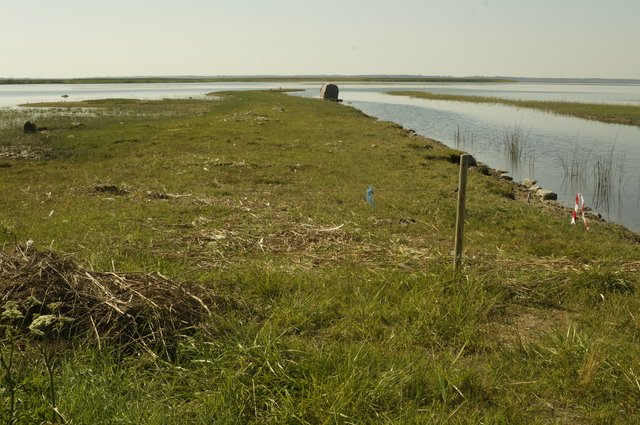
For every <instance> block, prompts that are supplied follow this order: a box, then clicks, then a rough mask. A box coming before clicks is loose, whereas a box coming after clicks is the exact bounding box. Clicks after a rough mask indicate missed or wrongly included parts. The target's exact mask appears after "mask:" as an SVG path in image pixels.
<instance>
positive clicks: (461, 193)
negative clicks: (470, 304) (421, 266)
mask: <svg viewBox="0 0 640 425" xmlns="http://www.w3.org/2000/svg"><path fill="white" fill-rule="evenodd" d="M469 157H470V155H467V154H463V155H460V177H459V180H458V214H457V216H456V243H455V257H454V259H453V272H454V274H458V272H460V265H461V264H462V235H463V231H464V215H465V214H464V204H465V201H466V199H467V169H468V168H469Z"/></svg>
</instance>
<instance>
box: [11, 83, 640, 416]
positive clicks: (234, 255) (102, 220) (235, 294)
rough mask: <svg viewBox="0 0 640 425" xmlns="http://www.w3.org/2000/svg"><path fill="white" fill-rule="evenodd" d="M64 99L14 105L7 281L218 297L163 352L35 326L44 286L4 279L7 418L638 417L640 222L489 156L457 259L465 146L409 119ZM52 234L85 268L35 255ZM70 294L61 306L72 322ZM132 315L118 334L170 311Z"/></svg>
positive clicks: (310, 107)
mask: <svg viewBox="0 0 640 425" xmlns="http://www.w3.org/2000/svg"><path fill="white" fill-rule="evenodd" d="M49 106H50V107H51V108H50V109H47V110H46V112H42V111H40V112H38V114H39V115H37V120H36V123H37V124H38V125H39V126H40V127H47V130H45V131H42V132H39V133H37V134H29V135H27V134H23V133H22V131H21V125H18V123H19V119H18V118H16V117H15V116H13V115H12V116H11V120H13V121H12V122H16V125H14V126H0V128H2V130H1V131H0V155H1V156H0V179H1V181H2V194H3V196H2V197H0V211H2V214H1V216H0V241H1V242H2V243H3V252H4V253H5V255H6V256H8V258H13V260H11V261H12V262H10V261H8V260H6V261H5V262H2V261H0V272H2V274H0V283H1V284H2V285H4V286H3V288H5V287H6V288H12V291H13V293H16V292H17V291H18V289H21V290H22V291H23V292H24V293H25V294H28V293H29V292H28V291H26V289H28V288H26V287H25V285H26V283H25V284H24V285H22V286H21V287H20V288H17V287H16V285H14V282H35V283H36V284H37V283H38V282H39V281H40V280H42V281H44V280H46V279H48V278H49V277H50V276H54V277H56V276H61V275H60V274H58V272H59V271H60V270H59V269H60V268H61V267H62V266H59V264H64V265H65V267H66V268H67V269H68V270H69V273H71V275H70V274H64V276H72V277H73V276H77V278H78V279H79V280H80V279H84V280H82V281H81V283H82V284H83V285H85V284H86V285H88V284H89V283H90V282H89V281H90V280H91V279H92V280H95V281H97V280H100V279H102V278H104V279H106V278H107V277H109V276H111V277H110V279H112V280H113V277H114V276H120V277H119V279H123V281H124V278H126V277H127V276H129V275H125V274H120V273H133V272H135V273H137V274H136V276H142V277H144V276H147V275H151V274H152V273H155V272H160V273H161V275H162V276H164V277H166V278H167V279H171V280H175V281H176V282H179V283H181V284H182V285H184V287H186V288H194V289H193V291H195V288H205V289H206V291H208V292H209V294H208V296H204V295H202V294H200V295H199V296H200V297H201V299H202V300H204V301H206V303H207V304H208V305H207V307H208V311H209V312H210V314H208V315H205V316H204V318H201V320H197V321H196V320H185V323H184V325H185V328H184V329H177V330H176V331H175V332H174V333H173V334H166V335H163V337H162V338H164V339H163V340H162V341H160V342H166V344H165V345H162V347H161V349H159V350H157V349H156V346H152V345H142V346H140V345H135V344H134V345H127V346H123V345H122V343H121V342H122V340H113V339H108V338H106V337H104V336H101V332H102V328H100V327H99V326H95V327H93V328H92V327H91V326H90V327H89V328H88V332H87V334H86V335H82V336H81V337H80V336H77V337H72V338H70V339H69V335H68V334H67V333H62V332H61V328H60V329H58V334H56V329H57V328H55V327H54V328H49V329H46V332H43V333H44V335H39V334H37V333H34V330H33V329H32V330H29V329H25V327H24V326H21V324H23V323H24V321H25V320H27V317H28V315H29V312H28V311H27V302H28V303H30V304H29V305H36V304H37V302H36V301H38V302H41V303H42V300H34V299H33V298H37V297H36V296H35V295H32V296H31V297H30V298H28V299H27V300H26V301H25V302H24V303H22V304H17V305H16V304H13V305H7V302H6V301H7V297H8V295H7V294H9V292H8V291H7V292H5V295H1V296H2V297H3V298H2V305H0V307H1V308H3V312H2V313H1V314H2V321H1V322H0V323H2V326H3V327H2V329H3V333H2V339H1V341H2V342H1V346H0V356H1V357H0V359H1V360H2V362H0V366H1V369H0V377H1V381H0V382H1V384H0V385H2V387H1V388H2V391H0V404H1V406H2V407H1V408H0V422H1V423H10V422H11V421H14V423H25V424H26V423H38V422H41V421H44V420H49V421H57V422H64V421H66V422H68V423H76V424H100V423H105V424H106V423H136V424H139V423H144V424H172V423H195V424H198V423H201V424H210V423H255V424H262V423H308V424H318V423H326V424H329V423H398V424H399V423H415V424H421V423H458V424H477V423H482V422H484V423H539V424H548V423H611V422H614V421H618V422H625V421H626V422H628V423H633V421H634V418H635V417H637V416H638V415H639V414H640V384H639V382H640V366H639V364H640V363H639V361H640V348H639V347H640V345H639V344H638V341H639V340H640V323H639V322H638V320H639V318H638V313H637V312H638V311H639V309H640V300H638V295H637V292H636V290H637V287H638V284H640V279H639V277H638V272H639V270H640V263H639V262H638V258H639V253H640V245H639V243H640V239H639V238H638V236H637V235H635V234H632V233H630V232H628V231H626V230H625V229H623V228H621V227H619V226H616V225H612V224H607V223H600V222H594V223H592V226H591V227H592V229H591V230H590V231H589V232H585V231H584V230H583V229H582V228H581V227H579V226H573V227H572V226H570V225H569V215H568V213H567V211H565V210H564V209H561V208H556V207H553V206H549V205H546V204H542V203H539V202H537V201H535V200H532V203H531V205H530V204H529V203H528V202H527V199H526V195H525V194H524V193H522V192H520V190H519V189H517V188H516V187H515V186H513V185H510V184H509V183H507V182H505V181H502V180H498V179H496V178H493V177H491V176H486V175H484V174H482V173H481V172H480V170H479V169H475V168H474V169H472V170H471V171H470V174H469V186H468V199H467V207H468V213H467V220H466V232H465V251H464V261H463V265H464V269H463V273H462V276H459V277H454V276H453V275H452V271H451V267H450V264H451V250H452V246H453V227H454V222H455V204H456V192H455V189H456V187H457V175H458V166H457V165H456V164H455V163H453V162H452V161H454V162H455V158H456V156H457V155H458V154H459V153H458V152H456V151H453V150H451V149H448V148H446V147H443V146H442V145H440V144H439V143H437V142H435V141H433V140H429V139H426V138H422V137H418V136H415V135H414V134H413V133H411V132H409V131H407V130H405V129H403V128H401V127H399V126H397V125H395V124H393V123H389V122H381V121H377V120H375V119H373V118H371V117H368V116H365V115H363V114H362V113H360V112H358V111H357V110H355V109H352V108H350V107H347V106H345V105H341V104H337V103H333V102H323V101H320V100H316V99H304V98H297V97H293V96H288V95H286V94H283V93H275V92H242V93H222V94H216V97H212V98H211V99H209V100H165V101H134V100H118V99H115V100H105V101H88V102H81V103H72V102H65V103H61V104H57V105H49ZM12 113H14V112H12ZM34 114H36V112H35V109H34V110H31V109H29V110H26V111H24V115H23V116H22V117H21V118H23V119H28V118H29V117H30V115H31V116H35V115H34ZM0 119H1V118H0ZM370 185H371V186H372V187H373V188H374V195H373V197H374V201H375V206H372V205H370V204H368V203H367V202H366V199H365V192H366V191H367V188H368V187H369V186H370ZM28 240H31V241H32V245H31V247H30V248H29V249H27V250H25V249H26V248H25V246H24V245H23V248H22V250H19V251H17V252H16V251H14V247H15V245H16V244H24V243H25V242H26V241H28ZM48 248H51V249H53V250H54V251H55V252H58V253H65V254H67V255H69V256H70V258H71V259H72V260H73V261H74V262H76V263H77V264H78V266H77V267H76V266H73V265H72V264H71V263H69V262H55V263H53V262H52V260H50V258H51V257H48V256H40V257H32V256H31V255H32V254H30V252H33V250H38V251H39V252H44V251H46V250H47V249H48ZM30 250H31V251H30ZM34 258H35V259H34ZM36 260H37V261H36ZM69 261H71V260H69ZM16 264H17V266H15V267H14V266H12V265H16ZM51 264H54V266H53V267H51ZM22 266H24V267H25V270H27V269H26V267H27V266H33V267H34V270H35V271H33V272H30V273H27V272H26V271H25V272H18V271H17V270H23V269H22V268H19V267H22ZM38 270H40V271H39V272H38ZM73 273H76V275H74V274H73ZM27 274H28V276H27ZM153 276H157V275H155V274H154V275H153ZM72 277H67V278H65V279H66V281H70V280H72ZM66 281H65V282H62V281H60V280H58V281H54V283H56V282H57V283H56V284H57V285H62V284H63V283H64V284H67V283H69V282H66ZM153 282H157V279H156V280H154V281H153ZM107 283H109V282H107V280H104V281H100V282H98V283H96V287H98V288H102V289H103V290H105V291H106V289H105V288H107V289H108V286H107ZM25 288H26V289H25ZM136 288H138V289H137V291H143V290H144V288H143V287H140V286H138V287H136ZM78 291H79V293H80V292H82V291H86V290H85V289H82V288H80V289H79V290H78ZM112 292H113V293H114V295H113V298H109V297H108V298H106V301H104V302H103V303H101V304H100V308H106V307H111V309H110V310H108V311H111V312H112V314H113V316H114V317H116V316H117V314H116V313H115V311H117V310H116V308H117V309H118V310H126V309H127V308H129V307H130V304H128V303H127V302H128V301H127V299H126V297H125V299H122V298H116V296H117V294H116V293H115V292H114V291H112ZM36 293H38V292H37V291H35V288H33V291H32V294H36ZM145 294H146V293H145ZM205 295H206V294H205ZM134 296H137V295H136V294H133V293H132V294H130V297H132V298H133V297H134ZM165 296H166V295H165ZM136 299H139V297H138V298H136ZM49 301H50V300H48V301H47V302H49ZM115 301H118V303H119V304H116V303H115ZM160 301H161V300H157V299H155V301H154V303H160ZM108 303H111V304H113V305H115V307H113V306H107V305H106V304H108ZM71 307H72V306H64V305H63V306H52V307H47V308H48V309H49V310H48V311H49V313H50V314H49V316H52V320H53V319H56V320H60V316H61V315H62V313H59V312H61V311H68V312H73V311H74V310H73V309H72V308H71ZM174 307H175V311H179V309H178V307H180V306H179V305H177V304H176V305H175V306H174ZM64 308H67V310H64ZM96 308H97V307H96ZM127 311H131V310H127ZM127 311H123V314H122V315H121V316H123V317H124V316H126V312H127ZM64 314H65V315H66V316H68V315H69V314H70V313H64ZM176 314H177V313H176ZM91 317H92V318H93V316H91ZM138 317H139V316H136V317H134V319H138ZM31 319H33V320H35V319H34V318H33V317H31V318H30V319H29V320H31ZM69 319H73V320H75V321H76V322H80V321H83V320H84V322H86V320H85V319H86V317H69ZM135 322H136V323H133V322H131V321H129V322H126V323H128V324H129V326H130V327H129V328H122V329H119V330H118V329H116V330H118V331H119V332H120V335H122V334H123V333H126V332H134V331H135V332H141V331H140V328H139V327H136V326H143V327H144V326H146V327H147V328H148V327H153V326H155V325H156V324H157V323H158V322H156V321H154V319H153V317H151V318H147V319H145V321H144V322H143V323H137V322H140V320H137V321H135ZM54 323H57V322H54ZM60 323H62V322H60ZM117 323H120V322H117ZM117 323H116V322H114V326H116V324H117ZM31 324H32V325H33V322H31ZM67 325H68V323H67ZM67 325H65V326H67ZM32 327H33V326H32ZM38 329H40V328H37V329H35V330H38ZM65 329H70V328H65ZM111 330H112V331H113V329H111ZM152 330H153V329H152ZM94 334H95V335H94ZM53 335H57V336H56V337H55V338H53V341H51V339H47V336H53ZM167 347H169V348H167ZM54 407H55V409H54Z"/></svg>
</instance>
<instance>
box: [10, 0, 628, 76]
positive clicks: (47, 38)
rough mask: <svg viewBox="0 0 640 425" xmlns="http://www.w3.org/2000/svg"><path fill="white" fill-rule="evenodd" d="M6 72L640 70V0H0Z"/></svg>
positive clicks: (545, 73)
mask: <svg viewBox="0 0 640 425" xmlns="http://www.w3.org/2000/svg"><path fill="white" fill-rule="evenodd" d="M0 40H2V41H1V42H0V78H72V77H104V76H114V77H117V76H174V75H175V76H178V75H180V76H182V75H198V76H219V75H425V76H454V77H464V76H485V77H492V76H511V77H541V78H632V79H640V47H638V46H639V42H640V0H601V1H594V0H322V1H317V0H0Z"/></svg>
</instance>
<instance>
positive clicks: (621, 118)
mask: <svg viewBox="0 0 640 425" xmlns="http://www.w3.org/2000/svg"><path fill="white" fill-rule="evenodd" d="M388 94H392V95H394V96H410V97H415V98H421V99H432V100H449V101H454V102H472V103H495V104H500V105H509V106H514V107H516V108H531V109H538V110H541V111H545V112H552V113H554V114H560V115H569V116H573V117H578V118H584V119H587V120H594V121H601V122H606V123H610V124H624V125H635V126H640V106H638V105H615V104H603V103H580V102H552V101H535V100H513V99H502V98H498V97H491V96H465V95H450V94H437V93H430V92H422V91H392V92H388Z"/></svg>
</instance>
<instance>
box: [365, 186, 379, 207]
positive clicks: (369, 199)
mask: <svg viewBox="0 0 640 425" xmlns="http://www.w3.org/2000/svg"><path fill="white" fill-rule="evenodd" d="M365 196H366V198H367V204H369V205H371V206H372V207H374V208H375V206H376V202H375V201H374V200H373V186H369V188H368V189H367V193H366V195H365Z"/></svg>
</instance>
